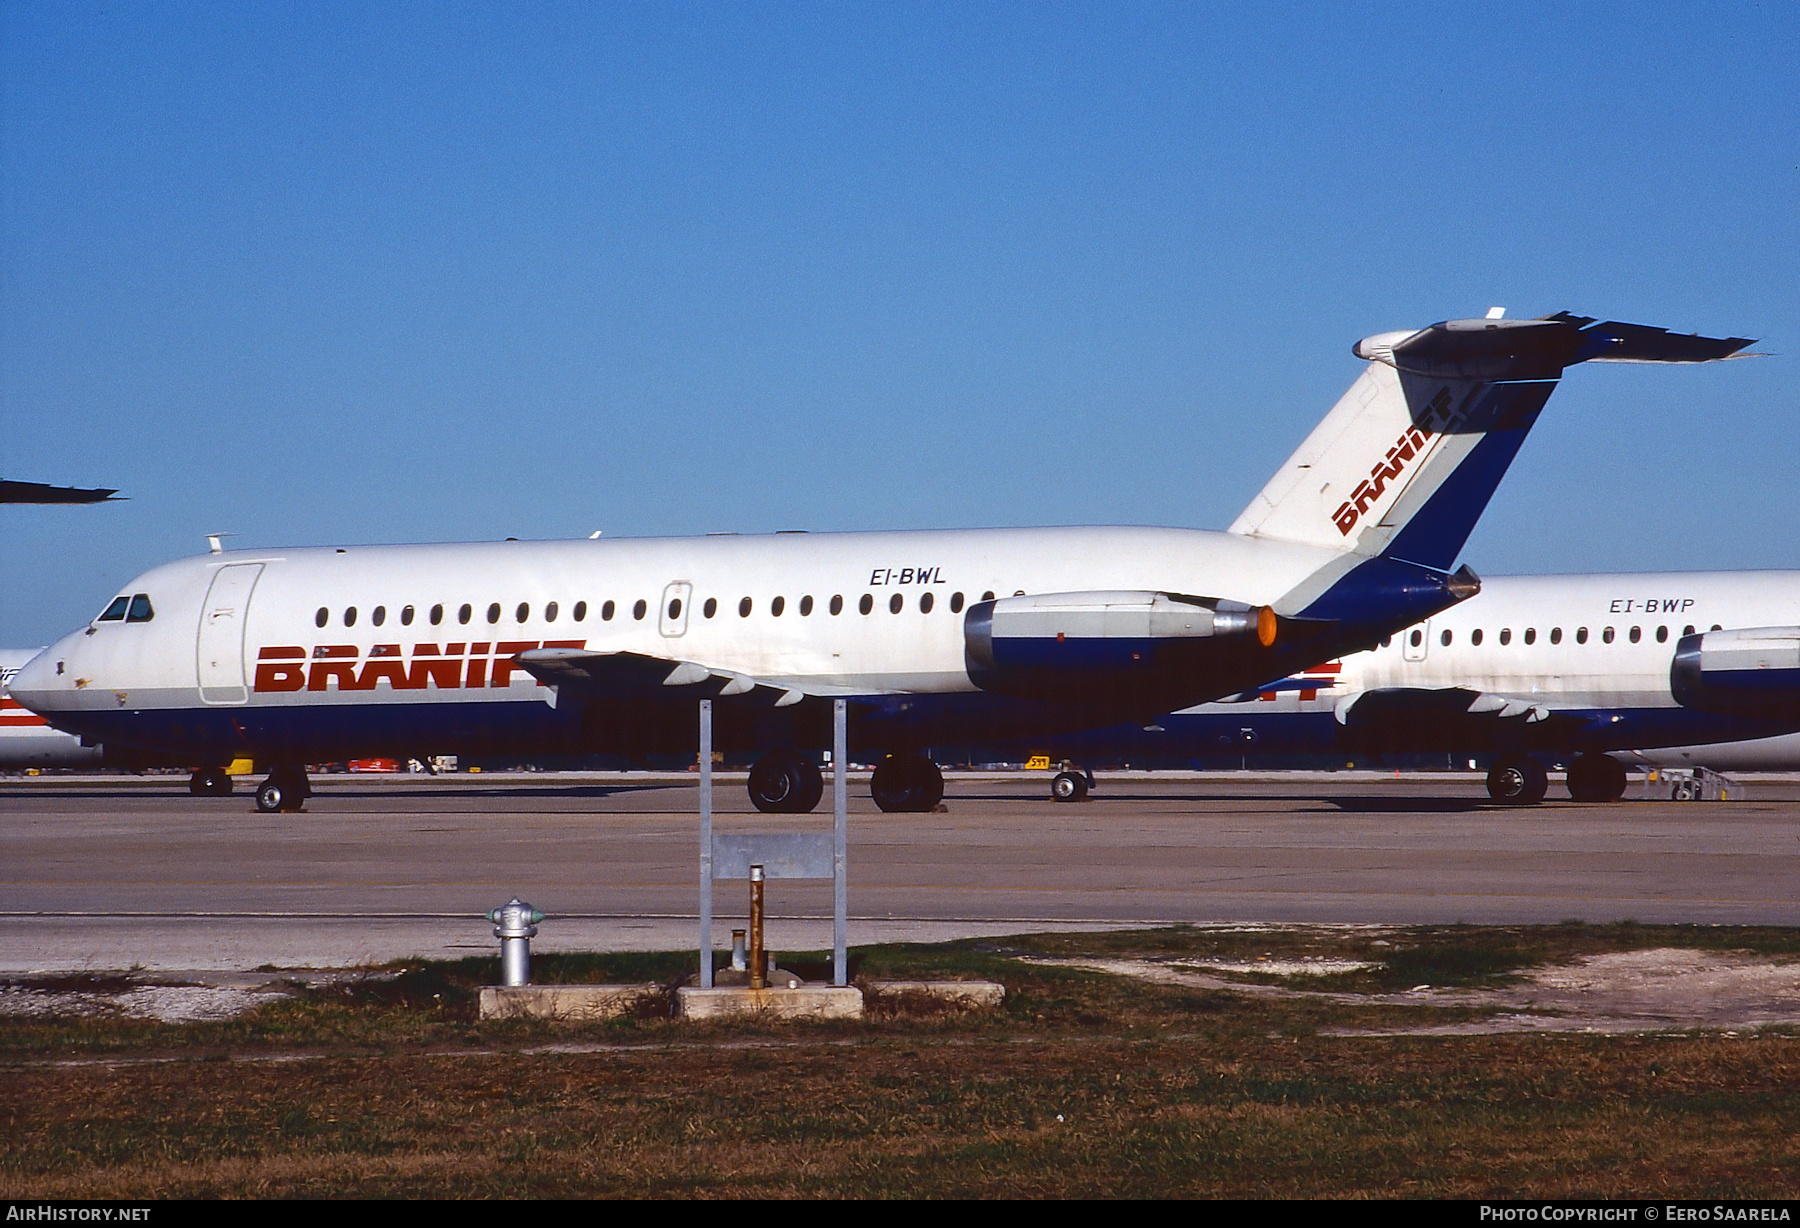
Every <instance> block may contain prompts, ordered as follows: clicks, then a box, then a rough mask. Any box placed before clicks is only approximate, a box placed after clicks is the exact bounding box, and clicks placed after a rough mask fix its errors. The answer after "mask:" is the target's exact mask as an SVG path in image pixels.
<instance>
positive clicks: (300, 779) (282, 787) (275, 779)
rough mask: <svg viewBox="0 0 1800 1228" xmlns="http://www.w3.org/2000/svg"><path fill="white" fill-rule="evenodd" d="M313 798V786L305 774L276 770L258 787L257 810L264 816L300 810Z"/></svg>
mask: <svg viewBox="0 0 1800 1228" xmlns="http://www.w3.org/2000/svg"><path fill="white" fill-rule="evenodd" d="M311 796H312V785H311V784H309V783H308V782H307V779H306V773H305V772H296V771H291V770H289V771H282V770H276V771H274V772H270V773H269V778H268V779H267V780H265V781H263V782H262V784H260V785H258V786H257V789H256V808H257V809H258V810H260V811H262V812H263V813H264V814H275V813H277V812H278V811H283V810H290V811H291V810H299V809H300V808H301V807H302V806H304V805H305V804H306V799H307V798H308V797H311Z"/></svg>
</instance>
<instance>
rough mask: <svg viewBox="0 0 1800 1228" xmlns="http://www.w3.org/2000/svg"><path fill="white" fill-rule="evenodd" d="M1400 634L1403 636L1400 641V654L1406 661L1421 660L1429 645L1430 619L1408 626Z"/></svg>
mask: <svg viewBox="0 0 1800 1228" xmlns="http://www.w3.org/2000/svg"><path fill="white" fill-rule="evenodd" d="M1400 634H1401V635H1402V636H1404V637H1405V638H1404V639H1402V640H1401V641H1400V655H1401V656H1402V657H1404V658H1405V659H1406V660H1408V661H1423V660H1424V659H1425V651H1426V650H1427V649H1428V648H1430V647H1431V620H1430V619H1429V618H1428V619H1426V620H1425V621H1424V622H1422V623H1420V624H1419V625H1418V626H1416V627H1408V628H1407V629H1406V630H1405V631H1402V632H1401V633H1400Z"/></svg>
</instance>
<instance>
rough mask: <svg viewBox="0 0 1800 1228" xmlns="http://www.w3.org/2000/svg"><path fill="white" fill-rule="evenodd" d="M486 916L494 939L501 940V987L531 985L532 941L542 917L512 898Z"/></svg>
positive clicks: (520, 901)
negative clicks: (491, 924)
mask: <svg viewBox="0 0 1800 1228" xmlns="http://www.w3.org/2000/svg"><path fill="white" fill-rule="evenodd" d="M487 916H488V920H489V921H492V922H493V923H494V937H496V938H498V939H499V940H500V983H501V984H502V985H507V986H517V985H529V984H531V940H532V939H533V938H536V937H537V932H538V931H537V927H538V922H540V921H542V920H543V919H544V914H543V913H541V912H539V911H538V910H537V909H535V908H533V907H532V906H531V905H529V904H527V903H525V902H524V901H523V900H521V899H520V898H519V897H518V896H516V895H515V896H514V897H513V898H512V899H510V900H508V901H507V902H506V903H504V904H502V905H501V906H500V907H498V908H495V909H492V910H490V911H489V912H488V915H487Z"/></svg>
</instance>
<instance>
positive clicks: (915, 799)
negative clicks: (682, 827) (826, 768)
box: [748, 750, 1085, 814]
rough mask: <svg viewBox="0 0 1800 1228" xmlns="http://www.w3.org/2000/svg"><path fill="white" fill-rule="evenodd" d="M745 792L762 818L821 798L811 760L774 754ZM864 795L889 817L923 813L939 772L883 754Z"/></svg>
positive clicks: (799, 810)
mask: <svg viewBox="0 0 1800 1228" xmlns="http://www.w3.org/2000/svg"><path fill="white" fill-rule="evenodd" d="M748 788H749V793H750V803H751V804H752V805H753V806H755V807H756V808H757V809H758V810H760V811H762V812H763V813H764V814H808V813H810V812H811V811H812V809H813V807H815V806H817V805H818V804H819V799H820V798H822V797H823V796H824V795H825V778H824V776H823V775H822V774H821V773H820V771H819V768H818V765H817V764H815V763H813V762H812V760H810V759H807V758H804V757H802V756H801V755H797V754H795V753H794V752H793V751H786V750H778V751H772V752H770V753H769V754H766V755H764V756H763V757H762V758H761V759H758V760H757V761H756V763H755V765H754V766H752V767H751V769H750V783H749V786H748ZM1084 791H1085V790H1084ZM869 795H870V796H871V797H873V798H874V799H875V804H876V805H877V806H879V807H880V808H881V809H882V810H884V811H887V812H888V813H890V814H893V813H900V814H909V813H910V814H929V813H930V812H931V811H934V810H936V809H937V807H938V803H939V802H941V801H943V800H944V774H943V773H942V772H940V771H938V766H937V764H935V763H933V762H932V761H931V760H929V759H927V758H926V757H925V756H924V755H889V756H887V757H886V758H885V759H883V760H882V761H881V762H880V763H879V764H877V765H876V767H875V774H874V776H872V777H871V778H870V780H869Z"/></svg>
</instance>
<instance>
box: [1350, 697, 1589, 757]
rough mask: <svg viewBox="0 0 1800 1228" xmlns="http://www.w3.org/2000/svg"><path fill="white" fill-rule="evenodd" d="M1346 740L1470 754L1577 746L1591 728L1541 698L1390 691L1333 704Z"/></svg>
mask: <svg viewBox="0 0 1800 1228" xmlns="http://www.w3.org/2000/svg"><path fill="white" fill-rule="evenodd" d="M1332 712H1333V714H1334V715H1335V716H1336V717H1337V722H1338V724H1340V725H1342V726H1343V727H1344V735H1345V740H1346V741H1347V742H1349V743H1352V744H1354V745H1358V746H1366V747H1368V748H1369V749H1371V750H1377V751H1394V752H1398V751H1434V750H1472V749H1476V748H1479V747H1483V746H1491V745H1497V744H1501V743H1505V742H1514V741H1517V742H1520V743H1529V744H1531V745H1551V744H1559V743H1562V742H1565V741H1573V740H1574V739H1575V738H1576V737H1577V736H1578V735H1579V734H1580V733H1581V732H1582V731H1583V730H1586V729H1587V728H1589V726H1591V725H1592V724H1593V721H1594V717H1593V716H1592V715H1591V714H1588V713H1583V712H1563V711H1558V710H1557V709H1555V708H1553V707H1551V706H1550V705H1548V704H1546V703H1545V702H1544V701H1542V700H1541V699H1537V700H1533V699H1529V698H1523V697H1519V696H1513V695H1499V694H1493V693H1490V692H1486V691H1475V690H1470V689H1469V688H1467V687H1442V688H1435V689H1433V688H1425V687H1387V688H1382V689H1379V690H1373V691H1352V692H1350V693H1349V694H1346V695H1342V696H1340V697H1339V698H1338V699H1337V701H1336V702H1335V703H1334V704H1333V705H1332Z"/></svg>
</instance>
